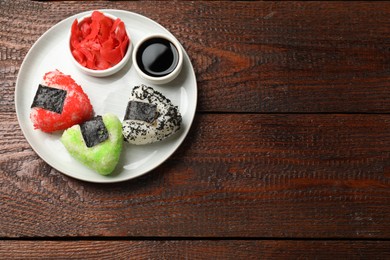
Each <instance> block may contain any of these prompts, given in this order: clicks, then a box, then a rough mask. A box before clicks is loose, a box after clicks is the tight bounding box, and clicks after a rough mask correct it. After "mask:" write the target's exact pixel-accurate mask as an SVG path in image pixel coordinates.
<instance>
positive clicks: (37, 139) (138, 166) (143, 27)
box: [15, 10, 197, 183]
mask: <svg viewBox="0 0 390 260" xmlns="http://www.w3.org/2000/svg"><path fill="white" fill-rule="evenodd" d="M102 11H104V12H107V13H110V14H112V15H115V16H117V17H119V18H120V19H121V20H122V21H123V22H124V23H125V25H126V27H127V29H128V32H129V33H130V38H131V41H132V43H133V44H136V43H137V42H138V41H139V40H140V39H141V38H143V37H146V36H148V35H149V34H156V33H158V34H167V35H170V36H171V37H174V36H173V35H172V34H171V33H170V32H169V31H168V30H166V29H165V28H164V27H162V26H161V25H159V24H158V23H156V22H154V21H153V20H151V19H149V18H146V17H144V16H142V15H139V14H135V13H132V12H127V11H121V10H102ZM88 13H89V12H84V13H80V14H77V15H74V16H72V17H69V18H67V19H65V20H63V21H61V22H60V23H58V24H56V25H55V26H53V27H52V28H51V29H49V30H48V31H47V32H46V33H44V34H43V35H42V36H41V37H40V38H39V39H38V40H37V41H36V43H35V44H34V45H33V46H32V48H31V49H30V51H29V52H28V54H27V55H26V57H25V59H24V61H23V63H22V66H21V68H20V71H19V75H18V78H17V81H16V88H15V106H16V113H17V116H18V120H19V124H20V127H21V129H22V131H23V133H24V135H25V137H26V139H27V141H28V142H29V143H30V145H31V147H32V148H33V149H34V150H35V152H36V153H37V154H38V155H39V156H40V157H41V158H42V159H43V160H45V161H46V162H47V163H48V164H49V165H51V166H52V167H54V168H55V169H57V170H58V171H60V172H62V173H64V174H66V175H68V176H71V177H73V178H76V179H80V180H84V181H89V182H99V183H109V182H120V181H125V180H129V179H132V178H135V177H137V176H140V175H143V174H145V173H147V172H149V171H151V170H153V169H154V168H156V167H157V166H159V165H160V164H161V163H163V162H164V161H165V160H166V159H168V158H169V156H171V155H172V154H173V153H174V152H175V150H176V149H177V148H178V147H179V146H180V144H181V143H182V142H183V141H184V139H185V137H186V135H187V133H188V131H189V129H190V127H191V124H192V121H193V118H194V116H195V110H196V103H197V85H196V77H195V73H194V70H193V67H192V64H191V61H190V59H189V57H188V55H187V53H186V52H185V50H184V49H183V51H184V54H185V55H184V56H185V57H184V64H183V69H182V72H181V73H180V75H179V76H178V77H177V78H176V79H175V80H174V81H172V82H170V83H168V84H166V85H151V84H147V85H149V86H151V87H153V88H154V89H156V90H157V91H160V92H161V93H163V94H164V95H165V96H166V97H167V98H169V99H171V101H172V103H173V104H174V105H177V106H178V107H179V110H180V112H181V114H182V117H183V122H182V129H181V130H180V131H179V132H178V133H176V134H175V135H173V136H171V137H169V138H167V139H165V140H164V141H162V142H158V143H154V144H149V145H144V146H136V145H131V144H128V143H124V147H123V152H122V154H121V159H120V161H119V163H118V166H117V168H116V170H115V171H114V172H113V173H112V174H111V175H110V176H101V175H99V174H98V173H96V172H94V171H92V170H90V169H88V168H87V167H85V166H84V165H82V164H81V163H79V162H78V161H76V160H75V159H74V158H72V157H71V156H70V155H69V154H68V152H67V151H66V149H65V148H64V146H63V145H62V143H61V142H60V140H59V139H60V136H61V134H62V133H54V134H47V133H43V132H41V131H40V130H34V128H33V125H32V123H31V121H30V118H29V116H30V110H31V109H30V107H31V103H32V101H33V98H34V95H35V92H36V89H37V86H38V84H39V83H40V82H41V80H42V77H43V75H44V74H45V73H46V72H48V71H52V70H55V69H58V70H60V71H61V72H63V73H64V74H67V75H71V77H72V78H73V79H74V80H75V81H76V82H77V83H78V84H79V85H81V86H82V88H83V90H84V91H85V92H86V93H87V95H88V96H89V98H90V100H91V103H92V106H93V107H94V111H95V114H97V115H101V114H104V113H108V112H111V113H114V114H116V115H117V116H118V117H119V119H121V120H122V119H123V117H124V114H125V110H126V105H127V102H128V98H129V95H130V92H131V90H132V88H133V86H136V85H140V84H145V83H146V82H143V80H142V79H141V78H140V77H139V76H138V75H137V74H136V72H135V69H134V68H133V66H132V63H131V60H130V61H129V62H128V63H127V64H126V66H125V67H124V68H123V69H122V70H121V71H119V72H118V73H116V74H114V75H112V76H109V77H106V78H94V77H91V76H87V75H85V74H82V72H80V71H79V70H78V69H77V68H76V66H75V65H74V64H73V63H72V60H71V57H70V52H69V51H68V49H67V46H68V45H67V44H68V36H69V31H70V27H71V24H72V22H73V21H74V20H75V19H76V18H79V17H82V16H85V15H86V14H88Z"/></svg>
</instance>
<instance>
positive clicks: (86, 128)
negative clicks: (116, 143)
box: [80, 116, 108, 148]
mask: <svg viewBox="0 0 390 260" xmlns="http://www.w3.org/2000/svg"><path fill="white" fill-rule="evenodd" d="M80 129H81V134H82V135H83V138H84V141H85V144H86V145H87V147H89V148H91V147H93V146H95V145H97V144H100V143H102V142H103V141H105V140H107V139H108V131H107V128H106V126H105V125H104V122H103V118H102V117H101V116H96V117H94V118H92V119H91V120H89V121H86V122H84V123H82V124H81V125H80Z"/></svg>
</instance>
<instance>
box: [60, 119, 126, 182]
mask: <svg viewBox="0 0 390 260" xmlns="http://www.w3.org/2000/svg"><path fill="white" fill-rule="evenodd" d="M94 120H95V121H96V122H93V121H94ZM99 121H100V122H99ZM84 129H86V130H84ZM85 131H87V132H88V131H92V135H95V136H96V137H97V139H98V141H94V140H92V142H91V141H89V139H90V138H88V136H87V135H86V134H85ZM61 142H62V144H63V145H64V146H65V148H66V149H67V150H68V152H69V153H70V155H72V156H73V157H74V158H75V159H77V160H78V161H80V162H81V163H83V164H84V165H85V166H87V167H89V168H91V169H92V170H94V171H96V172H98V173H99V174H101V175H108V174H110V173H112V172H113V171H114V169H115V167H116V165H117V164H118V162H119V157H120V154H121V151H122V145H123V136H122V123H121V121H120V120H119V119H118V117H117V116H115V115H113V114H110V113H108V114H104V115H103V116H98V117H95V118H94V119H92V120H90V121H87V122H84V123H83V124H81V125H74V126H72V127H70V128H68V129H67V130H65V131H64V133H63V134H62V137H61Z"/></svg>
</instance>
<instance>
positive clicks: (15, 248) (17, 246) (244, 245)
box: [0, 240, 390, 259]
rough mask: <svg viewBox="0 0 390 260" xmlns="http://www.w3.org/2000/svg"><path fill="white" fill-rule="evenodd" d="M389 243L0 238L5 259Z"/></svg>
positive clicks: (312, 252) (269, 251)
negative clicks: (20, 239)
mask: <svg viewBox="0 0 390 260" xmlns="http://www.w3.org/2000/svg"><path fill="white" fill-rule="evenodd" d="M389 248H390V242H389V241H275V240H269V241H258V240H253V241H237V240H232V241H196V240H195V241H191V240H190V241H0V255H1V257H2V258H4V259H26V258H28V259H35V258H39V259H42V258H44V259H96V258H99V259H129V258H131V259H134V258H137V259H329V258H336V259H388V258H389V257H390V250H389Z"/></svg>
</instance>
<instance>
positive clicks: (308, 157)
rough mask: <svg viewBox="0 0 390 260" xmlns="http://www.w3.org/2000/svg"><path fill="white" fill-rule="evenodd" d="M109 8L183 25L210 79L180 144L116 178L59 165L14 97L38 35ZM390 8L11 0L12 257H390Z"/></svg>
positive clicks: (7, 193) (0, 199)
mask: <svg viewBox="0 0 390 260" xmlns="http://www.w3.org/2000/svg"><path fill="white" fill-rule="evenodd" d="M103 8H112V9H122V10H127V11H131V12H136V13H139V14H142V15H145V16H147V17H150V18H151V19H153V20H155V21H157V22H158V23H160V24H161V25H163V26H165V27H166V28H167V29H168V30H170V31H171V32H172V33H173V34H174V35H175V36H176V37H177V38H178V39H179V41H180V42H181V43H182V44H183V46H184V47H185V49H186V51H187V53H188V55H189V57H190V59H191V61H192V63H193V66H194V69H195V72H196V75H197V82H198V90H199V96H198V107H197V112H198V113H197V114H196V118H195V122H194V125H193V127H192V128H191V131H190V133H189V135H188V137H187V138H186V140H185V142H184V143H183V145H182V146H181V147H180V148H179V149H178V151H177V152H176V153H175V154H174V155H173V156H172V157H171V158H170V159H169V160H167V161H166V162H165V163H164V164H162V165H161V166H160V167H158V168H157V169H155V170H154V171H152V172H150V173H148V174H146V175H144V176H142V177H139V178H137V179H135V180H132V181H128V182H124V183H118V184H110V185H103V184H100V185H99V184H91V183H85V182H80V181H77V180H75V179H72V178H69V177H66V176H65V175H63V174H61V173H60V172H58V171H56V170H55V169H53V168H51V167H50V166H48V165H47V164H46V163H45V162H44V161H43V160H42V159H41V158H39V156H38V155H37V154H36V153H35V152H34V151H33V150H32V149H31V147H30V146H29V144H28V143H27V141H26V139H25V138H24V136H23V134H22V132H21V130H20V128H19V125H18V122H17V118H16V114H15V107H14V90H15V86H16V79H17V75H18V73H19V71H20V66H21V64H22V61H23V59H24V58H25V55H26V54H27V52H28V51H29V49H30V48H31V46H32V45H33V44H34V42H35V41H36V40H37V39H38V38H39V37H40V36H41V35H42V34H43V33H44V32H45V31H47V30H48V29H49V28H51V27H52V26H53V25H55V24H56V23H58V22H60V21H61V20H63V19H65V18H67V17H69V16H71V15H74V14H76V13H79V12H83V11H87V10H93V9H103ZM389 17H390V3H389V2H377V3H375V4H372V3H369V2H297V1H294V2H290V1H288V2H279V1H264V2H263V1H248V2H243V1H195V2H192V1H179V2H176V1H175V2H171V1H164V2H148V1H117V2H114V1H82V2H81V1H55V2H46V1H28V0H14V1H5V0H0V136H1V138H0V212H1V214H0V238H4V239H6V240H1V241H0V257H4V258H6V259H9V258H49V259H50V258H52V259H58V258H65V259H70V258H78V259H80V258H83V259H88V258H112V257H116V259H118V258H119V259H126V258H129V257H136V258H137V257H139V258H158V259H161V258H163V259H164V258H167V259H172V258H174V259H175V258H191V259H192V258H195V259H205V258H208V259H210V258H212V259H229V258H234V259H237V258H238V259H246V258H251V259H252V258H266V259H268V258H283V259H284V258H292V259H297V258H299V259H302V258H303V259H306V258H315V259H317V258H320V259H322V258H325V259H329V258H337V259H345V258H348V259H351V258H352V259H387V258H389V257H390V250H389V248H390V244H389V238H390V223H389V221H388V220H389V219H390V207H389V205H390V189H389V188H390V149H389V147H390V134H389V129H390V115H389V114H388V113H389V112H390V102H388V101H389V99H390V92H389V89H390V88H389V87H390V86H389V68H390V67H389V60H390V59H389V58H390V51H389V50H390V41H389V39H388V35H389V30H390V29H389V26H388V24H389ZM37 66H39V64H37Z"/></svg>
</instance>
